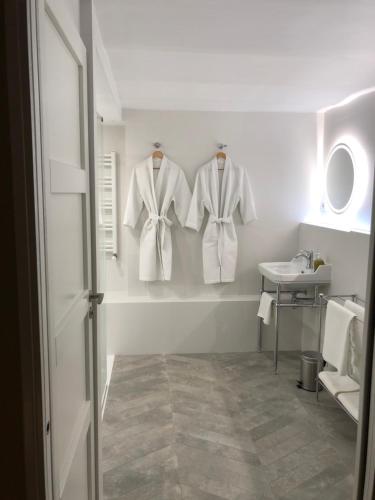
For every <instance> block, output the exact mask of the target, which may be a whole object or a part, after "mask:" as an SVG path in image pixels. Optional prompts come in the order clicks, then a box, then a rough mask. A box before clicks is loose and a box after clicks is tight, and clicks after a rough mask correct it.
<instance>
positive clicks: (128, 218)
mask: <svg viewBox="0 0 375 500" xmlns="http://www.w3.org/2000/svg"><path fill="white" fill-rule="evenodd" d="M142 209H143V199H142V196H141V194H140V192H139V188H138V182H137V176H136V174H135V169H134V170H133V172H132V174H131V177H130V184H129V192H128V201H127V203H126V209H125V214H124V220H123V223H124V224H125V225H126V226H130V227H132V228H134V227H135V226H136V224H137V221H138V219H139V216H140V215H141V212H142Z"/></svg>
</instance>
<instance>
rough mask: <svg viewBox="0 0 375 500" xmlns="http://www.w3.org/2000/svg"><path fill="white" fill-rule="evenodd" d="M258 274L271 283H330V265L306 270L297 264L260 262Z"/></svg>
mask: <svg viewBox="0 0 375 500" xmlns="http://www.w3.org/2000/svg"><path fill="white" fill-rule="evenodd" d="M258 269H259V272H260V274H262V275H263V276H265V277H266V278H267V279H268V280H270V281H272V283H301V284H303V283H305V284H313V285H314V284H318V283H330V282H331V269H332V266H331V264H324V265H322V266H319V267H318V269H317V270H316V271H315V272H314V270H313V269H306V268H305V267H303V265H301V264H300V263H298V262H293V261H292V262H262V264H258Z"/></svg>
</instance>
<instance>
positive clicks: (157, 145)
mask: <svg viewBox="0 0 375 500" xmlns="http://www.w3.org/2000/svg"><path fill="white" fill-rule="evenodd" d="M153 146H154V148H156V151H154V152H153V153H152V159H153V160H156V159H157V160H162V159H163V158H164V153H163V152H162V151H160V150H159V148H160V147H161V144H160V142H154V144H153ZM153 169H154V170H160V167H153Z"/></svg>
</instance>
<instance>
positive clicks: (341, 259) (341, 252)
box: [299, 224, 370, 349]
mask: <svg viewBox="0 0 375 500" xmlns="http://www.w3.org/2000/svg"><path fill="white" fill-rule="evenodd" d="M369 242H370V237H369V235H367V234H362V233H356V232H352V231H350V232H347V231H339V230H336V229H330V228H325V227H319V226H313V225H310V224H301V226H300V231H299V246H300V247H301V248H306V249H319V250H320V252H321V254H322V257H323V258H324V260H325V261H326V262H327V263H330V264H332V282H331V285H330V287H328V288H327V290H326V292H327V293H330V294H344V295H348V294H356V295H358V297H359V298H361V299H363V300H364V299H365V298H366V281H367V263H368V251H369ZM317 332H318V314H317V311H316V310H315V311H311V310H308V309H304V312H303V341H302V347H303V349H316V347H317Z"/></svg>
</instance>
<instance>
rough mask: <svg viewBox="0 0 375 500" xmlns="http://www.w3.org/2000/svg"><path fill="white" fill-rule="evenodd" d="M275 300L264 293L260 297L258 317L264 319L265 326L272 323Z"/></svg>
mask: <svg viewBox="0 0 375 500" xmlns="http://www.w3.org/2000/svg"><path fill="white" fill-rule="evenodd" d="M274 300H275V298H274V297H273V296H272V295H271V294H270V293H267V292H263V293H262V296H261V297H260V304H259V309H258V316H259V317H260V318H263V323H264V324H265V325H269V324H270V323H271V316H272V303H273V301H274Z"/></svg>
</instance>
